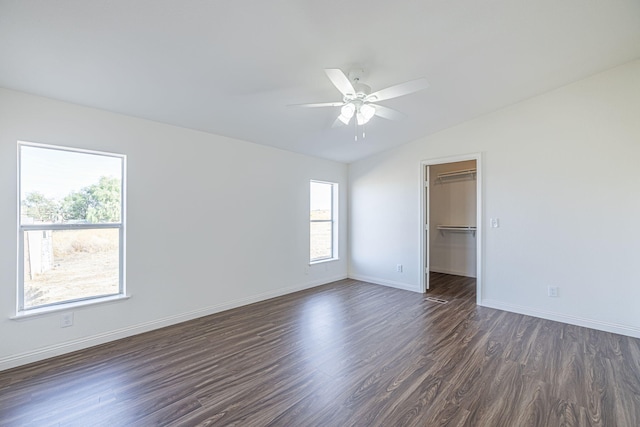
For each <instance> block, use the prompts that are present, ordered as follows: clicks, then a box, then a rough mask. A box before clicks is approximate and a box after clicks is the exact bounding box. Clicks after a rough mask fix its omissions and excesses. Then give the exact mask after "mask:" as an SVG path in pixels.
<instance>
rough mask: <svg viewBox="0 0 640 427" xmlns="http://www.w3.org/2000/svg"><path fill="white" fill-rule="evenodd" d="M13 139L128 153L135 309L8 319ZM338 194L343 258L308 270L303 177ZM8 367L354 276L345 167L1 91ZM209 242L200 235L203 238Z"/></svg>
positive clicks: (0, 282)
mask: <svg viewBox="0 0 640 427" xmlns="http://www.w3.org/2000/svg"><path fill="white" fill-rule="evenodd" d="M18 140H23V141H31V142H39V143H48V144H57V145H65V146H72V147H81V148H86V149H95V150H102V151H110V152H116V153H123V154H126V155H127V156H128V158H127V162H128V198H127V204H128V216H127V227H128V228H127V276H126V278H127V288H128V293H129V294H130V295H131V299H129V300H125V301H119V302H115V303H108V304H104V305H95V306H90V307H85V308H81V309H75V310H74V315H75V316H74V317H75V319H74V320H75V322H74V325H73V326H72V327H70V328H64V329H61V328H60V317H61V314H60V313H58V314H49V315H43V316H40V317H33V318H27V319H22V320H11V319H10V316H13V315H15V301H16V277H17V273H16V252H17V249H16V240H17V229H16V223H17V219H16V217H17V206H16V204H17V202H16V198H17V195H16V194H17V190H16V185H17V182H16V170H17V164H16V163H17V162H16V152H17V149H16V145H17V144H16V142H17V141H18ZM310 179H317V180H323V181H333V182H337V183H339V185H340V198H341V200H340V204H339V206H340V213H339V220H340V222H341V224H340V230H341V231H340V239H339V251H340V254H342V259H340V260H339V261H335V262H328V263H324V264H319V265H313V266H309V265H308V260H309V237H308V234H309V225H308V217H309V216H308V215H309V212H308V209H309V180H310ZM0 180H1V181H0V182H2V186H1V187H0V200H2V203H1V204H0V337H1V338H0V369H5V368H9V367H12V366H16V365H19V364H22V363H27V362H31V361H34V360H38V359H42V358H45V357H49V356H52V355H55V354H59V353H64V352H67V351H71V350H75V349H78V348H81V347H87V346H90V345H93V344H96V343H99V342H104V341H108V340H112V339H115V338H119V337H122V336H126V335H132V334H135V333H138V332H142V331H145V330H149V329H153V328H157V327H161V326H164V325H167V324H171V323H176V322H179V321H183V320H187V319H190V318H194V317H198V316H202V315H206V314H209V313H212V312H216V311H220V310H222V309H225V308H230V307H234V306H238V305H242V304H246V303H249V302H253V301H257V300H261V299H265V298H268V297H272V296H276V295H280V294H283V293H287V292H291V291H295V290H298V289H302V288H306V287H310V286H313V285H317V284H321V283H327V282H330V281H332V280H336V279H340V278H344V277H346V274H347V262H346V256H345V254H346V250H347V244H346V230H347V228H346V224H347V216H346V213H347V210H346V207H347V202H346V201H347V166H346V165H343V164H340V163H335V162H330V161H325V160H321V159H317V158H312V157H307V156H303V155H299V154H294V153H290V152H287V151H282V150H278V149H274V148H269V147H264V146H260V145H256V144H251V143H248V142H244V141H238V140H233V139H230V138H225V137H222V136H216V135H211V134H206V133H202V132H197V131H192V130H187V129H182V128H177V127H173V126H168V125H163V124H159V123H155V122H150V121H145V120H140V119H136V118H132V117H126V116H122V115H117V114H112V113H108V112H104V111H99V110H95V109H90V108H85V107H81V106H77V105H71V104H67V103H63V102H58V101H54V100H50V99H45V98H40V97H36V96H31V95H26V94H22V93H18V92H13V91H8V90H3V89H0ZM203 236H204V237H206V238H203Z"/></svg>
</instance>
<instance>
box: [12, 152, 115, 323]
mask: <svg viewBox="0 0 640 427" xmlns="http://www.w3.org/2000/svg"><path fill="white" fill-rule="evenodd" d="M18 159H19V160H18V163H19V168H18V171H19V172H18V182H19V194H18V197H19V201H18V202H19V203H18V206H19V218H20V220H19V227H18V247H19V256H18V265H19V270H18V271H19V274H18V312H27V311H29V310H33V309H39V308H43V307H49V306H54V305H61V304H68V303H72V302H78V301H84V300H91V299H97V298H102V297H107V296H117V295H123V294H124V256H123V254H124V217H125V215H124V214H125V212H124V189H125V186H124V184H125V183H124V174H125V156H123V155H119V154H110V153H102V152H95V151H86V150H78V149H72V148H64V147H57V146H49V145H42V144H32V143H24V142H20V143H19V145H18Z"/></svg>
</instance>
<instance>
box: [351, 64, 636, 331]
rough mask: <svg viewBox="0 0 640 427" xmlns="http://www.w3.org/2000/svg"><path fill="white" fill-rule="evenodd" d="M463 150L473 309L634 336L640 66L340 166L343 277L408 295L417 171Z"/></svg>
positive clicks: (414, 255)
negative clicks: (553, 292)
mask: <svg viewBox="0 0 640 427" xmlns="http://www.w3.org/2000/svg"><path fill="white" fill-rule="evenodd" d="M476 152H481V153H483V155H482V168H481V169H482V173H483V193H482V194H483V196H482V197H483V199H484V204H483V210H484V212H483V218H484V219H485V220H484V222H485V224H481V225H482V226H484V233H483V237H482V238H483V239H484V240H483V242H482V245H483V255H484V259H483V268H482V270H481V271H482V275H483V279H484V280H483V292H482V295H481V301H482V304H483V305H487V306H493V307H497V308H503V309H507V310H511V311H516V312H522V313H527V314H531V315H535V316H540V317H545V318H550V319H556V320H561V321H564V322H567V323H574V324H579V325H585V326H590V327H594V328H598V329H603V330H609V331H614V332H620V333H624V334H628V335H632V336H637V337H640V310H638V302H639V301H640V268H639V266H640V262H639V256H640V227H638V219H639V218H640V166H639V165H640V61H633V62H631V63H629V64H626V65H623V66H620V67H618V68H615V69H612V70H609V71H607V72H604V73H601V74H598V75H595V76H592V77H590V78H588V79H586V80H583V81H580V82H577V83H574V84H571V85H568V86H565V87H563V88H560V89H558V90H555V91H553V92H550V93H547V94H543V95H540V96H538V97H535V98H533V99H530V100H528V101H525V102H522V103H519V104H516V105H513V106H511V107H509V108H506V109H503V110H500V111H497V112H495V113H492V114H489V115H486V116H482V117H479V118H477V119H475V120H472V121H469V122H466V123H464V124H462V125H459V126H456V127H453V128H450V129H448V130H445V131H442V132H439V133H437V134H435V135H431V136H428V137H425V138H422V139H420V140H417V141H414V142H412V143H410V144H407V145H405V146H402V147H400V148H398V149H395V150H393V151H390V152H387V153H383V154H381V155H378V156H375V157H372V158H369V159H366V160H363V161H360V162H356V163H354V164H352V165H350V167H349V180H350V230H349V233H350V255H351V257H350V271H349V274H350V276H351V277H354V278H358V277H360V278H367V279H368V280H371V281H374V282H377V283H382V284H390V285H392V286H398V287H404V288H407V289H412V290H415V291H418V290H419V283H420V271H419V270H420V268H419V266H420V258H419V257H420V233H421V231H420V214H419V211H420V192H421V184H420V179H421V178H420V174H421V169H420V162H421V161H423V160H428V159H432V158H439V157H446V156H453V155H461V154H468V153H476ZM491 217H498V218H499V219H500V228H497V229H492V228H489V227H488V220H489V218H491ZM396 264H403V265H404V272H403V273H396V272H395V265H396ZM548 285H556V286H559V287H560V292H559V297H558V298H549V297H547V296H546V295H547V286H548Z"/></svg>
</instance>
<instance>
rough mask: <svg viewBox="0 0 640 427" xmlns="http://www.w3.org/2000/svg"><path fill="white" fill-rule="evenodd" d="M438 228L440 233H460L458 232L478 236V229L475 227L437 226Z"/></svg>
mask: <svg viewBox="0 0 640 427" xmlns="http://www.w3.org/2000/svg"><path fill="white" fill-rule="evenodd" d="M436 228H437V229H438V230H440V232H444V231H453V232H455V231H458V232H469V233H471V234H473V235H474V236H475V235H476V227H475V226H473V225H438V226H436Z"/></svg>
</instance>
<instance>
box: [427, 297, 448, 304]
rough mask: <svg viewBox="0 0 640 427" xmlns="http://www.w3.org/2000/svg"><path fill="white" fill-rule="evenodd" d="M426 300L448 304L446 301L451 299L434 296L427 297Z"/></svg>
mask: <svg viewBox="0 0 640 427" xmlns="http://www.w3.org/2000/svg"><path fill="white" fill-rule="evenodd" d="M426 300H427V301H433V302H437V303H438V304H446V303H448V302H449V301H445V300H443V299H440V298H434V297H427V298H426Z"/></svg>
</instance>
